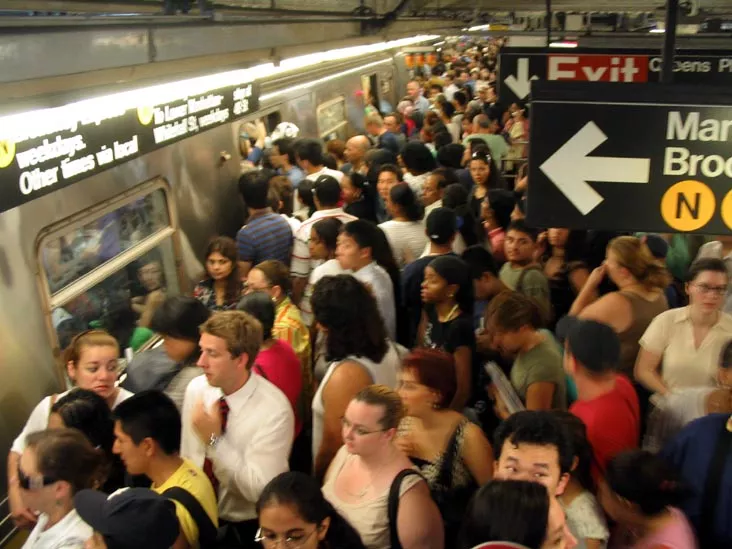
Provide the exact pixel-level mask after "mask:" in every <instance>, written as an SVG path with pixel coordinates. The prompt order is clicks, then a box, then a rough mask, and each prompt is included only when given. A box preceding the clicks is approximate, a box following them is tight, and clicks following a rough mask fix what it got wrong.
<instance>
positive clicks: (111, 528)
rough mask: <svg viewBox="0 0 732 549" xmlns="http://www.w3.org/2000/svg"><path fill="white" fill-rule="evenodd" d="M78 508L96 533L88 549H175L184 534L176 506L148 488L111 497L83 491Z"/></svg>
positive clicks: (77, 495)
mask: <svg viewBox="0 0 732 549" xmlns="http://www.w3.org/2000/svg"><path fill="white" fill-rule="evenodd" d="M74 505H76V509H77V512H78V513H79V516H80V517H81V518H83V519H84V522H86V523H87V524H88V525H89V526H91V527H92V528H93V529H94V535H93V536H92V537H91V538H90V539H89V540H88V541H87V542H86V545H84V547H85V549H141V548H143V547H151V548H152V547H172V546H173V544H174V543H175V541H176V539H177V538H178V535H179V532H180V527H179V525H178V519H177V518H176V516H175V507H174V505H173V502H172V501H170V500H168V499H166V498H164V497H162V496H159V495H157V494H156V493H155V492H153V491H152V490H148V489H147V488H130V489H128V490H120V491H118V492H116V493H114V494H112V495H111V496H107V495H106V494H103V493H101V492H97V491H96V490H82V491H81V492H79V493H78V494H76V496H74ZM131 525H134V527H131ZM176 547H178V546H177V545H176Z"/></svg>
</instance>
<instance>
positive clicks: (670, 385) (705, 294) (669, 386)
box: [635, 258, 732, 396]
mask: <svg viewBox="0 0 732 549" xmlns="http://www.w3.org/2000/svg"><path fill="white" fill-rule="evenodd" d="M728 282H729V280H728V274H727V268H726V266H725V264H724V262H723V261H722V260H720V259H713V258H704V259H699V260H697V261H695V262H694V263H693V264H692V265H691V267H690V268H689V275H688V282H687V283H686V292H687V293H688V294H689V305H688V306H686V307H682V308H679V309H671V310H670V311H666V312H664V313H661V314H660V315H658V316H657V317H656V318H655V319H654V320H653V322H651V324H650V326H648V329H647V330H646V332H645V334H643V337H642V338H641V340H640V344H641V349H640V352H639V353H638V360H637V361H636V364H635V377H636V379H637V380H638V382H639V383H641V384H642V385H643V386H644V387H646V388H647V389H648V390H650V391H652V392H654V393H658V394H660V395H661V396H666V395H668V394H669V393H670V392H671V391H673V390H675V389H684V388H689V387H713V386H714V385H715V383H716V375H717V366H718V362H719V357H720V354H721V352H722V346H723V345H724V344H725V343H726V342H727V341H728V340H729V339H730V338H732V316H730V315H728V314H726V313H724V312H722V306H723V305H724V298H725V295H726V292H727V284H728ZM661 364H663V371H661Z"/></svg>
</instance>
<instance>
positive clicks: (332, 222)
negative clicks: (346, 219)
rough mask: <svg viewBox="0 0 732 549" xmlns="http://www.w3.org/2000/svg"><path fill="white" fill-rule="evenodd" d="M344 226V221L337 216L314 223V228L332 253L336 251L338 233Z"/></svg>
mask: <svg viewBox="0 0 732 549" xmlns="http://www.w3.org/2000/svg"><path fill="white" fill-rule="evenodd" d="M341 226H343V222H342V221H341V220H340V219H338V218H337V217H326V218H325V219H321V220H320V221H318V222H316V223H313V228H312V230H313V231H315V232H316V233H317V234H318V236H319V237H320V240H322V241H323V244H324V245H325V247H326V248H328V251H329V252H330V253H335V249H336V245H337V243H338V233H339V232H340V230H341Z"/></svg>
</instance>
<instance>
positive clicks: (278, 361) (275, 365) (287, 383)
mask: <svg viewBox="0 0 732 549" xmlns="http://www.w3.org/2000/svg"><path fill="white" fill-rule="evenodd" d="M253 370H254V372H256V373H257V374H259V375H261V376H262V377H264V378H265V379H267V381H269V382H270V383H272V384H273V385H274V386H275V387H277V388H278V389H279V390H280V391H282V392H283V393H284V394H285V396H286V397H287V400H289V401H290V404H291V405H292V412H293V413H294V414H295V437H297V435H299V434H300V431H301V430H302V417H299V416H300V414H298V412H297V401H298V399H299V398H300V392H301V391H302V371H301V370H300V359H299V358H298V357H297V355H296V354H295V351H293V350H292V347H291V346H290V344H289V343H287V342H286V341H282V340H281V339H274V340H272V345H271V346H270V347H269V349H262V350H260V351H259V354H258V355H257V360H256V363H255V365H254V368H253Z"/></svg>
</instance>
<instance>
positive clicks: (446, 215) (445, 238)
mask: <svg viewBox="0 0 732 549" xmlns="http://www.w3.org/2000/svg"><path fill="white" fill-rule="evenodd" d="M425 225H426V229H427V237H428V238H429V239H430V240H431V241H432V242H434V243H435V244H441V245H444V244H447V243H448V242H449V241H450V238H452V237H453V236H454V235H455V232H456V231H457V230H458V226H457V216H456V215H455V212H454V211H452V210H451V209H449V208H442V207H440V208H435V209H434V210H432V211H431V212H430V213H429V215H428V216H427V222H426V224H425Z"/></svg>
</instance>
